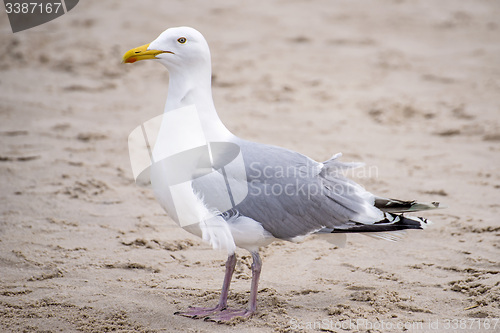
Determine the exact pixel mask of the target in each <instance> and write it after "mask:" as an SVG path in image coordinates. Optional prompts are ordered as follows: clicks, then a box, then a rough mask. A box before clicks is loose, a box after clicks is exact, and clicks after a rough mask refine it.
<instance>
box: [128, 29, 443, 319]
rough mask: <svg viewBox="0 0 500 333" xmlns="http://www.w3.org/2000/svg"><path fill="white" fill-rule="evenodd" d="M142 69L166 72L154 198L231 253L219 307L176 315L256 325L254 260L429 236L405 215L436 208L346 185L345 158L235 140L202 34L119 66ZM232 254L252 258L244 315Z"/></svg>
mask: <svg viewBox="0 0 500 333" xmlns="http://www.w3.org/2000/svg"><path fill="white" fill-rule="evenodd" d="M145 59H154V60H156V61H157V62H159V63H161V64H162V65H164V66H165V67H166V68H167V70H168V72H169V86H168V96H167V100H166V105H165V110H164V113H163V115H162V117H161V119H160V125H159V128H158V131H157V135H156V139H155V142H154V145H153V148H152V151H150V155H151V162H152V163H151V167H150V171H149V172H150V173H149V175H150V181H151V184H152V188H153V191H154V194H155V196H156V198H157V200H158V201H159V203H160V204H161V206H162V207H163V208H164V209H165V211H166V212H167V213H168V215H169V216H171V217H172V218H173V219H174V220H175V221H176V222H177V223H178V224H179V225H180V226H181V227H183V228H184V229H185V230H187V231H189V232H191V233H193V234H195V235H197V236H199V237H201V238H202V239H203V240H205V241H207V242H209V243H210V244H211V245H212V247H213V248H219V249H226V250H227V253H228V259H227V262H226V265H225V267H226V272H225V276H224V282H223V285H222V292H221V295H220V299H219V302H218V303H217V305H216V306H214V307H211V308H200V307H189V308H188V309H186V310H185V311H182V312H177V313H176V314H179V315H182V316H186V317H191V318H205V320H210V321H215V322H225V321H229V320H231V319H232V318H235V317H249V316H251V315H252V314H253V313H255V311H256V309H257V290H258V281H259V276H260V272H261V266H262V262H261V259H260V257H259V252H258V251H259V248H260V247H262V246H266V245H268V244H270V243H271V242H272V241H274V240H276V239H281V240H287V241H292V242H297V241H301V240H303V239H304V238H306V236H308V235H311V234H321V235H323V236H325V237H327V238H329V239H330V240H331V241H332V242H335V243H338V244H341V243H345V235H346V234H348V233H364V234H367V235H371V236H375V237H378V238H384V239H388V240H395V239H397V238H398V237H399V236H400V235H401V233H402V232H403V230H405V229H423V228H425V226H426V225H427V224H428V223H429V221H428V220H426V219H425V218H421V217H412V216H404V215H403V214H404V213H407V212H414V211H421V210H429V209H435V208H438V207H439V203H437V202H432V203H421V202H416V201H404V200H395V199H386V198H382V197H377V196H375V195H373V194H371V193H369V192H367V191H366V190H365V189H364V188H363V187H361V186H360V185H358V184H357V183H355V182H354V181H352V180H351V179H349V178H347V177H346V176H345V172H344V171H345V170H348V169H350V168H354V167H357V166H359V164H357V163H345V162H341V161H340V157H341V154H336V155H334V156H333V157H332V158H331V159H329V160H327V161H325V162H323V163H320V162H317V161H314V160H313V159H311V158H309V157H307V156H304V155H302V154H300V153H297V152H294V151H291V150H288V149H284V148H281V147H276V146H271V145H265V144H260V143H255V142H250V141H247V140H244V139H241V138H239V137H237V136H235V135H234V134H232V133H231V132H230V131H229V130H228V129H227V128H226V127H225V126H224V124H223V123H222V121H221V120H220V119H219V116H218V115H217V112H216V109H215V107H214V103H213V100H212V87H211V85H212V84H211V79H212V72H211V59H210V50H209V47H208V44H207V42H206V40H205V38H204V37H203V36H202V34H201V33H200V32H198V31H197V30H195V29H193V28H189V27H177V28H170V29H167V30H165V31H164V32H163V33H161V34H160V35H159V37H158V38H156V39H155V40H154V41H153V42H151V43H150V44H146V45H143V46H140V47H137V48H135V49H132V50H130V51H128V52H127V53H125V55H124V56H123V62H124V63H134V62H136V61H140V60H145ZM143 129H144V128H143ZM148 147H149V146H148ZM236 247H240V248H243V249H246V250H248V251H250V253H251V255H252V258H253V264H252V266H251V269H252V281H251V289H250V299H249V302H248V306H247V307H246V308H244V309H232V308H228V306H227V297H228V293H229V287H230V283H231V278H232V275H233V272H234V269H235V265H236V254H235V249H236Z"/></svg>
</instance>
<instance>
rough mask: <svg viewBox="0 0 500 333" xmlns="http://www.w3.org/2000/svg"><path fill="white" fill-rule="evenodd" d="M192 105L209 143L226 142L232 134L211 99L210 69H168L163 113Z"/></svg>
mask: <svg viewBox="0 0 500 333" xmlns="http://www.w3.org/2000/svg"><path fill="white" fill-rule="evenodd" d="M192 105H194V106H195V107H196V109H197V112H198V115H199V117H200V121H201V123H202V126H203V130H204V132H205V136H206V137H207V139H208V140H209V141H226V140H229V139H230V138H231V137H233V134H232V133H231V132H230V131H229V130H228V129H227V128H226V127H225V126H224V124H223V123H222V121H221V120H220V118H219V116H218V114H217V111H216V110H215V106H214V102H213V99H212V73H211V70H210V68H208V69H207V68H199V69H197V70H194V68H191V69H190V70H188V71H186V70H176V69H169V85H168V96H167V102H166V105H165V112H170V111H173V110H177V109H179V108H182V107H186V106H192Z"/></svg>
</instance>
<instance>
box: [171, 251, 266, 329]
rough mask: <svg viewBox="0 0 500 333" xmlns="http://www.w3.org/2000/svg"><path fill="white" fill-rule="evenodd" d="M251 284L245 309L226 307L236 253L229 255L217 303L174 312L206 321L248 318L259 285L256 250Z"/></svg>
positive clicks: (217, 321)
mask: <svg viewBox="0 0 500 333" xmlns="http://www.w3.org/2000/svg"><path fill="white" fill-rule="evenodd" d="M252 258H253V263H252V285H251V288H250V300H249V302H248V307H247V308H246V309H229V308H227V296H228V293H229V285H230V284H231V278H232V276H233V272H234V267H235V266H236V255H235V254H233V255H230V256H229V257H228V258H227V261H226V274H225V275H224V283H223V284H222V293H221V295H220V299H219V303H218V304H217V306H216V307H213V308H194V307H190V308H189V309H188V310H186V311H184V312H176V313H175V314H178V315H181V316H185V317H189V318H194V319H198V318H205V320H207V321H213V322H216V323H224V322H227V321H230V320H231V319H233V318H236V317H241V318H248V317H250V316H251V315H252V314H254V312H255V310H256V309H257V291H258V286H259V278H260V271H261V268H262V260H261V259H260V256H259V254H258V253H257V252H252Z"/></svg>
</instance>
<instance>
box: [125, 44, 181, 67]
mask: <svg viewBox="0 0 500 333" xmlns="http://www.w3.org/2000/svg"><path fill="white" fill-rule="evenodd" d="M148 47H149V44H146V45H142V46H139V47H136V48H135V49H132V50H129V51H127V52H126V53H125V54H124V55H123V58H122V62H123V63H134V62H136V61H139V60H145V59H156V56H157V55H158V54H160V53H173V52H170V51H160V50H148Z"/></svg>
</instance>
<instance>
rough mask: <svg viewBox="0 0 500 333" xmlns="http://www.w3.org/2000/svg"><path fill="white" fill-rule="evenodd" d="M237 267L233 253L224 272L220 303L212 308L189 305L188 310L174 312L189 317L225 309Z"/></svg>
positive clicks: (198, 316) (199, 316)
mask: <svg viewBox="0 0 500 333" xmlns="http://www.w3.org/2000/svg"><path fill="white" fill-rule="evenodd" d="M235 267H236V254H234V253H233V254H232V255H230V256H229V257H228V258H227V261H226V273H225V274H224V282H223V283H222V292H221V294H220V298H219V303H218V304H217V305H216V306H215V307H212V308H201V307H191V306H190V307H189V309H187V310H186V311H183V312H180V311H178V312H175V313H174V314H176V315H180V316H184V317H189V318H194V319H197V318H205V317H207V316H209V315H210V314H212V313H216V312H219V311H222V310H224V309H225V308H226V307H227V296H228V294H229V286H230V284H231V278H232V277H233V273H234V268H235Z"/></svg>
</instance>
